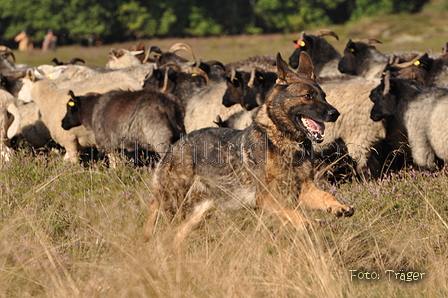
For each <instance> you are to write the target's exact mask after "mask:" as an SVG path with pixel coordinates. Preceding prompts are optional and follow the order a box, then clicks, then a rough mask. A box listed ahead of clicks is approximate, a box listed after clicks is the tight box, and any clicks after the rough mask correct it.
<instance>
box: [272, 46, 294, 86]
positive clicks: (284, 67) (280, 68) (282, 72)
mask: <svg viewBox="0 0 448 298" xmlns="http://www.w3.org/2000/svg"><path fill="white" fill-rule="evenodd" d="M276 60H277V75H278V79H277V81H276V83H277V84H289V81H290V80H289V79H288V77H289V76H291V75H292V74H294V72H293V71H292V70H290V69H289V67H288V64H286V62H285V60H283V58H282V55H280V53H277V59H276Z"/></svg>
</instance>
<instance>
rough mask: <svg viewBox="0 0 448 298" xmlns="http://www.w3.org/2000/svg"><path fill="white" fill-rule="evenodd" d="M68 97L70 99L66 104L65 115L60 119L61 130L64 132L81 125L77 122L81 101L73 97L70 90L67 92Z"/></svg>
mask: <svg viewBox="0 0 448 298" xmlns="http://www.w3.org/2000/svg"><path fill="white" fill-rule="evenodd" d="M68 95H69V96H70V99H69V100H68V102H67V113H66V114H65V116H64V118H63V119H62V128H63V129H65V130H69V129H70V128H72V127H76V126H80V125H82V123H81V121H80V120H79V112H80V108H81V101H80V99H79V97H76V96H75V94H74V93H73V91H72V90H69V91H68Z"/></svg>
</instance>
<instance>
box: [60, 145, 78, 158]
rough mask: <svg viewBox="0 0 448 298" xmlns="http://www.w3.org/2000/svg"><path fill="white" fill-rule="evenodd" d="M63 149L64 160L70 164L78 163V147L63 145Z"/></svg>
mask: <svg viewBox="0 0 448 298" xmlns="http://www.w3.org/2000/svg"><path fill="white" fill-rule="evenodd" d="M61 145H62V146H63V147H64V148H65V155H64V160H65V161H69V162H71V163H77V162H78V161H79V158H78V145H77V144H76V143H70V144H66V145H63V144H61Z"/></svg>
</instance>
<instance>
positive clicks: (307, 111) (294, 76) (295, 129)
mask: <svg viewBox="0 0 448 298" xmlns="http://www.w3.org/2000/svg"><path fill="white" fill-rule="evenodd" d="M277 68H278V76H279V79H278V80H277V83H276V85H275V86H274V88H273V90H272V92H271V93H270V94H269V95H268V97H267V99H266V102H265V103H264V104H263V105H262V106H260V108H259V110H258V111H257V112H256V114H255V116H254V121H253V124H252V125H250V126H249V127H247V128H246V129H244V130H233V129H230V128H204V129H201V130H196V131H193V132H191V133H189V134H188V135H187V136H186V137H184V138H183V139H181V140H179V141H178V142H176V144H175V145H174V147H173V151H172V153H171V154H167V155H165V156H164V158H163V159H162V160H161V161H160V163H159V164H158V166H157V168H156V170H155V173H154V177H153V180H152V189H153V194H154V195H153V196H152V198H151V202H150V204H149V210H148V219H147V224H146V228H145V232H144V236H145V238H146V239H149V237H151V234H152V233H153V230H154V224H155V221H156V218H157V214H158V212H159V211H160V210H165V211H168V212H169V213H172V214H173V215H175V217H176V218H182V222H181V224H180V226H179V228H178V231H177V236H176V239H175V244H176V245H178V244H180V243H181V242H182V240H183V239H184V237H185V236H186V235H187V234H188V233H189V232H190V231H191V230H192V229H193V228H194V227H195V226H196V225H197V224H198V223H199V222H200V220H201V219H202V217H203V215H204V214H205V213H206V212H207V211H209V210H211V209H213V208H220V209H223V210H235V209H241V208H247V207H253V208H261V209H263V210H265V211H267V212H269V213H270V214H273V215H275V216H277V217H278V218H279V219H280V220H281V221H283V222H290V223H291V224H292V225H293V226H294V227H296V228H298V229H302V228H304V227H305V226H306V225H307V223H309V220H308V219H307V218H306V217H305V216H304V215H302V214H301V213H300V211H299V210H298V207H299V204H303V205H304V206H306V207H308V208H312V209H320V210H325V211H328V212H331V213H333V214H334V215H336V216H338V217H339V216H351V215H352V214H353V212H354V209H353V208H352V207H350V206H346V205H341V204H340V203H338V202H337V201H336V199H335V198H334V197H333V196H332V195H330V194H329V193H326V192H324V191H322V190H320V189H319V188H318V187H317V186H316V184H315V182H314V179H313V167H312V161H311V158H310V155H309V144H310V142H309V140H310V139H312V138H315V136H316V134H312V133H309V132H308V130H307V129H306V127H305V126H304V124H303V123H302V121H301V120H300V119H301V116H302V115H303V116H306V117H308V118H311V119H313V120H314V121H318V122H319V123H321V124H322V125H323V123H322V122H328V121H336V119H337V118H338V116H339V112H338V111H337V110H336V109H335V108H334V107H332V106H331V105H330V104H328V103H327V102H326V100H325V93H324V92H323V91H322V89H321V88H320V87H319V85H318V84H317V83H316V82H315V80H314V72H313V65H312V63H311V60H310V58H309V56H308V54H306V53H305V52H303V53H302V54H301V56H300V65H299V68H298V71H297V73H296V72H293V71H291V70H290V69H288V66H287V64H286V62H285V61H284V60H283V59H282V58H281V56H280V54H278V55H277ZM313 135H314V137H313ZM316 139H317V141H321V139H320V136H319V135H318V137H317V138H316Z"/></svg>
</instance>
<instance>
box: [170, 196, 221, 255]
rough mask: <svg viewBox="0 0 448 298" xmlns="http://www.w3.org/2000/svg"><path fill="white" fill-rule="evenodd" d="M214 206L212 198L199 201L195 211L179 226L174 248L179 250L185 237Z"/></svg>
mask: <svg viewBox="0 0 448 298" xmlns="http://www.w3.org/2000/svg"><path fill="white" fill-rule="evenodd" d="M213 207H214V203H213V200H212V199H208V200H204V201H202V202H199V203H198V204H197V205H196V206H195V207H194V209H193V211H192V212H191V213H190V214H189V215H188V216H187V218H186V219H185V220H184V221H183V222H182V223H181V224H180V226H179V227H178V228H177V233H176V236H175V238H174V250H175V251H177V252H179V250H180V248H181V246H182V242H183V241H184V239H185V237H186V236H187V235H188V234H189V233H190V232H191V231H192V230H193V229H194V228H195V227H196V226H197V225H198V224H199V223H200V222H201V219H202V218H203V216H204V214H205V213H206V212H207V211H209V210H210V209H211V208H213Z"/></svg>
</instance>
